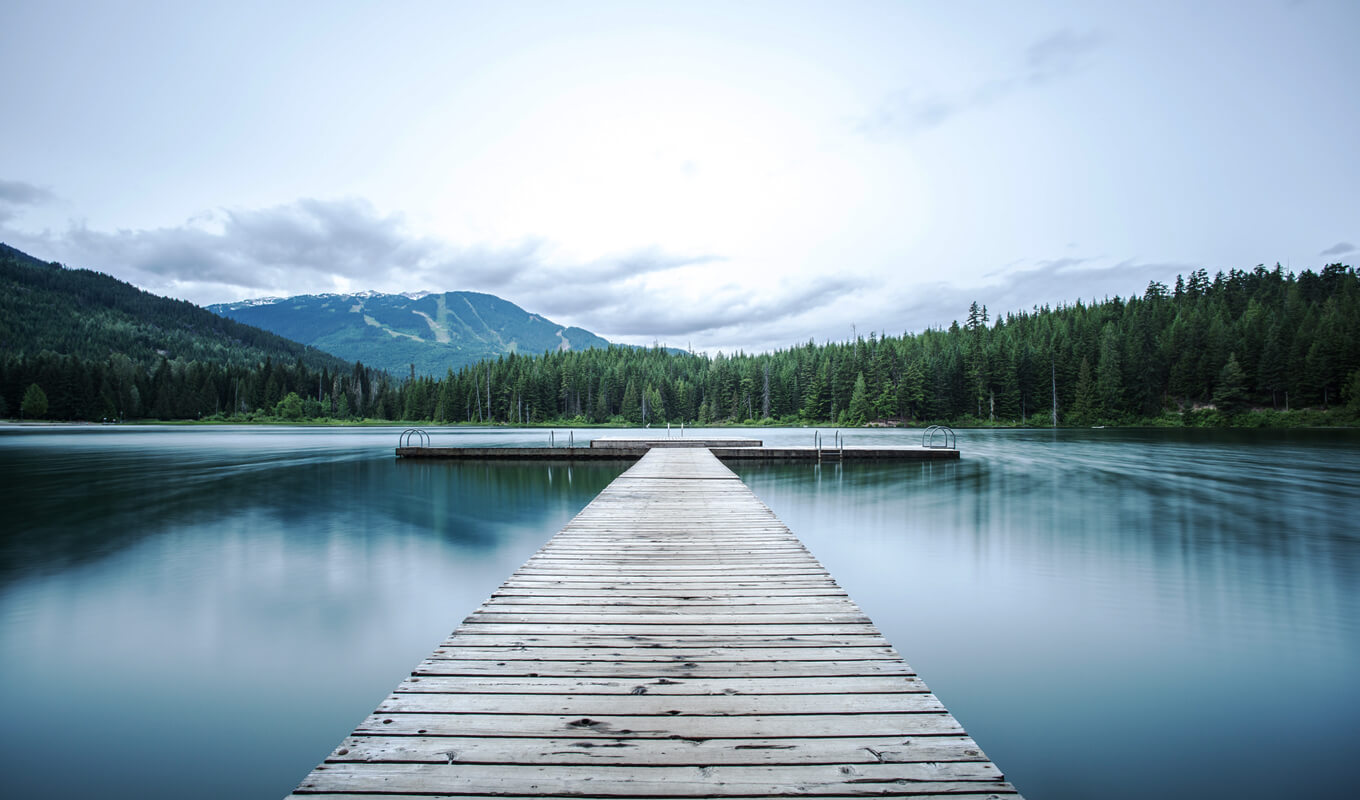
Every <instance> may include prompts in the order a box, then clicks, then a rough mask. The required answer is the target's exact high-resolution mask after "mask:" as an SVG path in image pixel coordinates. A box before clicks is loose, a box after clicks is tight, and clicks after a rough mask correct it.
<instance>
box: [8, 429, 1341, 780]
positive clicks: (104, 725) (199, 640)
mask: <svg viewBox="0 0 1360 800" xmlns="http://www.w3.org/2000/svg"><path fill="white" fill-rule="evenodd" d="M398 432H399V430H397V429H333V428H316V429H306V428H301V429H299V428H276V427H265V428H250V427H241V428H165V427H155V428H144V429H134V428H98V427H86V428H76V427H50V428H37V427H23V428H14V427H9V428H0V480H2V481H3V486H4V500H5V508H6V512H7V513H6V514H5V515H4V527H3V537H2V538H0V700H3V703H4V708H5V709H6V711H7V712H8V719H9V723H8V724H7V725H5V726H4V728H3V730H2V731H0V742H2V743H3V747H0V770H3V772H0V774H3V775H4V776H5V777H4V780H3V784H0V785H3V787H4V790H5V794H6V796H24V797H28V796H33V797H39V796H41V797H77V796H81V797H84V796H89V795H92V794H97V795H99V796H104V797H145V798H169V797H182V796H185V795H186V794H193V795H195V796H205V797H223V798H226V797H233V798H234V797H264V798H274V797H279V796H282V795H284V794H286V793H287V792H289V791H290V790H291V789H292V788H293V786H295V785H296V784H297V782H298V781H299V780H301V778H302V777H303V776H304V775H306V773H307V772H308V771H310V770H311V768H312V767H313V766H315V764H316V763H317V762H318V761H319V760H320V759H321V758H323V757H324V756H325V755H326V754H327V753H328V752H329V751H330V750H331V749H332V748H333V747H334V746H335V744H336V743H337V742H338V741H339V740H340V739H341V738H342V737H343V736H344V735H345V734H346V733H348V732H349V731H350V730H351V729H352V728H353V726H354V725H355V724H356V723H357V722H358V721H359V720H360V719H362V718H363V717H364V716H365V715H366V714H367V713H368V712H369V711H371V710H372V709H373V708H374V707H375V706H376V705H377V704H378V703H379V702H380V701H381V700H382V698H383V697H385V696H386V695H387V693H388V692H389V691H390V690H391V689H392V687H393V686H395V685H396V683H397V682H398V681H399V680H400V679H401V678H402V677H403V676H404V675H406V674H407V673H408V672H409V670H410V669H411V668H412V667H413V666H414V665H415V664H416V663H418V662H419V661H420V660H421V659H422V658H423V657H424V656H425V655H427V654H428V653H429V652H430V650H432V649H433V648H434V646H435V645H436V644H437V643H438V642H439V640H440V639H441V638H442V637H443V636H444V635H446V634H447V633H448V632H449V631H450V630H451V629H452V628H453V627H455V626H456V625H457V624H458V622H459V621H460V620H461V619H462V618H463V617H464V616H465V615H466V614H467V613H468V612H469V611H471V610H472V609H473V608H475V607H476V606H477V604H478V603H480V602H481V601H482V600H483V599H484V598H485V597H486V596H487V595H488V594H489V593H490V592H491V591H492V590H493V589H494V588H495V587H496V586H497V585H499V584H500V583H501V582H502V581H503V580H504V579H505V577H506V576H508V575H509V574H510V573H511V572H512V571H513V570H514V569H515V568H516V567H518V566H519V564H521V563H522V562H523V561H524V559H526V558H527V557H528V556H529V555H530V554H531V553H532V552H533V551H534V550H535V549H537V548H538V547H539V546H540V545H541V544H542V543H543V542H544V541H545V540H546V539H547V538H548V536H550V535H551V534H552V533H554V532H555V531H556V530H557V529H559V528H560V527H561V526H562V525H563V524H564V523H565V522H566V521H567V520H568V519H569V518H570V517H571V516H572V515H573V514H574V513H576V511H578V510H579V509H580V508H581V507H583V506H584V505H585V504H586V503H587V502H589V500H590V499H591V498H592V497H593V496H594V495H595V494H596V493H597V492H598V491H599V490H600V489H601V488H603V487H604V486H605V485H607V484H608V482H609V481H610V480H612V478H613V477H614V476H615V475H616V474H618V472H620V471H621V470H622V469H623V468H624V467H625V466H626V465H625V464H622V463H603V464H601V463H581V464H574V465H572V466H571V467H570V468H568V467H567V466H566V465H564V464H560V463H559V464H551V465H550V464H545V463H522V462H487V463H447V462H445V463H439V462H429V463H419V462H406V461H398V460H396V459H395V458H394V457H393V454H392V447H393V446H394V445H395V444H396V438H397V434H398ZM649 433H650V434H652V435H657V433H658V431H655V430H654V431H651V432H649ZM676 433H677V434H678V431H676ZM701 433H702V432H701V431H686V435H700V434H701ZM716 433H720V434H721V435H724V436H732V435H736V436H752V437H757V438H762V439H764V440H765V441H766V442H768V443H772V444H811V442H812V431H811V430H802V429H797V430H769V429H759V430H751V431H731V430H727V431H721V432H716ZM829 433H830V431H823V435H824V441H825V438H826V436H827V435H828V434H829ZM433 434H434V436H435V441H434V444H436V445H460V444H461V445H477V446H486V445H497V446H511V445H515V444H535V445H538V444H545V443H546V440H547V436H548V433H547V432H546V431H542V430H534V431H507V430H495V431H488V430H477V429H456V430H438V431H434V432H433ZM627 434H628V432H625V431H591V432H585V431H576V432H574V434H572V435H573V436H574V438H575V440H576V442H577V443H578V444H579V443H582V440H583V439H585V438H589V437H591V436H595V435H611V436H618V435H627ZM846 435H847V436H848V438H849V441H850V443H851V444H856V443H862V444H869V443H876V442H877V443H908V444H909V443H915V442H919V440H920V434H919V432H911V431H864V430H855V431H850V432H848V433H847V434H846ZM564 438H565V436H564V434H562V433H561V432H559V433H558V435H557V437H556V439H557V443H558V444H559V445H561V444H563V443H564V441H563V439H564ZM959 444H960V447H961V449H962V450H963V453H964V457H963V459H962V460H960V461H958V462H949V463H933V464H919V463H917V464H911V463H876V464H867V463H866V464H858V463H849V464H846V465H844V466H838V465H836V464H834V463H826V464H823V465H822V466H820V467H819V466H816V465H813V464H805V463H800V464H779V465H759V464H745V465H738V466H737V467H736V469H737V471H738V473H739V474H741V475H742V476H743V478H744V479H745V480H746V481H747V483H748V484H749V485H751V486H752V488H753V489H755V491H756V492H757V494H758V495H760V497H761V498H762V499H763V500H765V502H766V503H767V504H769V505H770V507H771V508H772V509H773V510H774V511H775V512H776V513H777V514H778V515H779V516H780V517H781V518H782V519H783V520H784V521H785V522H786V523H788V524H789V526H790V527H791V528H793V530H794V531H795V533H797V534H798V535H799V536H800V537H801V538H802V539H803V540H804V541H805V542H806V543H807V544H808V546H809V547H810V548H811V549H812V551H813V553H814V554H815V555H817V557H818V558H820V559H821V560H822V561H823V563H825V564H826V565H827V567H828V568H830V570H831V571H832V573H833V574H834V575H835V576H836V578H837V580H838V581H839V582H840V583H841V584H842V585H843V586H844V587H845V588H846V589H847V590H848V591H849V592H850V594H851V596H852V597H853V598H854V599H855V600H856V601H858V602H859V603H860V605H861V606H863V607H864V609H865V610H866V611H867V612H868V613H869V614H870V616H871V617H873V619H874V620H875V622H876V623H877V624H878V625H879V627H880V628H882V629H883V631H884V633H885V634H886V635H887V636H888V637H889V639H891V640H892V641H893V642H894V643H895V644H896V645H897V646H898V648H899V650H901V652H902V653H903V654H904V655H905V656H906V657H907V659H908V660H909V661H911V662H912V664H913V665H914V666H915V667H916V668H917V670H918V671H919V672H920V673H921V674H922V676H923V677H924V678H925V679H926V681H927V682H928V683H929V684H930V685H931V687H932V688H933V689H934V690H935V691H936V693H937V694H939V695H940V696H941V698H942V699H943V700H944V702H945V703H946V705H948V706H949V708H950V709H951V710H952V711H953V712H954V714H955V715H956V716H957V717H958V718H959V719H960V721H961V722H962V723H963V724H964V726H965V727H967V728H968V730H969V732H970V733H972V734H973V735H974V736H975V737H976V738H977V739H978V741H979V742H980V743H981V744H982V746H983V748H985V749H986V751H987V752H988V754H989V755H990V756H991V757H992V758H993V759H995V760H996V761H997V762H998V764H999V765H1000V766H1001V767H1002V769H1003V770H1005V772H1006V773H1007V776H1008V777H1009V778H1010V779H1012V780H1013V781H1014V782H1015V783H1016V784H1017V785H1018V786H1019V787H1020V789H1021V790H1022V791H1023V792H1025V793H1026V795H1027V796H1029V797H1030V798H1031V800H1041V798H1074V799H1075V798H1086V797H1093V796H1099V797H1103V798H1123V797H1128V798H1133V797H1140V798H1142V797H1147V796H1158V797H1171V798H1200V797H1233V798H1255V797H1260V798H1265V797H1272V798H1273V797H1280V796H1346V795H1347V794H1349V791H1350V788H1351V785H1352V781H1351V780H1350V775H1349V770H1350V760H1351V757H1352V756H1353V755H1354V753H1355V752H1357V751H1358V750H1360V734H1358V733H1357V730H1356V723H1357V720H1360V689H1357V686H1356V681H1355V679H1354V677H1353V673H1354V671H1355V669H1356V667H1357V666H1360V589H1357V586H1360V580H1358V579H1360V534H1357V530H1360V525H1358V524H1357V522H1356V520H1357V519H1358V518H1360V492H1357V483H1360V435H1357V432H1354V431H1340V432H1338V431H1303V432H1268V433H1260V432H1204V431H1119V430H1091V431H1058V432H1053V431H963V432H961V435H960V442H959Z"/></svg>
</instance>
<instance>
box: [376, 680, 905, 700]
mask: <svg viewBox="0 0 1360 800" xmlns="http://www.w3.org/2000/svg"><path fill="white" fill-rule="evenodd" d="M927 691H929V690H928V689H926V685H925V683H923V682H922V681H921V679H920V678H917V677H915V676H878V675H875V676H863V675H856V676H854V677H844V676H843V677H838V678H751V677H741V678H686V679H683V680H644V681H636V680H625V679H623V678H546V677H540V678H528V677H524V676H518V675H516V676H501V677H483V676H470V675H426V676H411V677H409V678H407V679H406V680H404V681H402V682H401V683H400V684H399V685H398V686H397V692H398V693H402V692H407V693H426V692H428V693H450V694H453V693H469V694H497V693H504V694H538V693H541V694H561V695H566V694H571V695H596V694H599V695H620V694H629V695H631V694H648V695H664V696H670V695H719V694H723V695H753V694H778V695H784V694H788V695H805V694H833V695H834V694H854V693H857V692H871V693H875V694H884V693H889V692H904V693H923V692H927Z"/></svg>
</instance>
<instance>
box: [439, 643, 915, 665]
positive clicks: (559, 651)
mask: <svg viewBox="0 0 1360 800" xmlns="http://www.w3.org/2000/svg"><path fill="white" fill-rule="evenodd" d="M441 658H456V659H458V660H460V661H478V660H480V661H539V662H544V663H547V662H551V661H605V662H609V663H619V662H623V661H638V662H642V663H647V664H667V663H677V662H684V661H736V662H741V663H745V664H751V663H755V662H758V661H838V662H847V661H881V660H884V659H890V658H897V651H896V650H894V649H893V648H891V647H803V648H782V647H708V648H687V647H674V648H660V647H635V648H624V647H617V648H592V649H591V650H589V651H586V652H582V650H581V649H580V648H576V647H526V648H524V649H523V650H519V649H514V648H475V647H459V648H456V649H455V648H448V649H445V648H440V649H439V650H436V651H434V653H433V654H431V656H430V659H431V660H437V659H441Z"/></svg>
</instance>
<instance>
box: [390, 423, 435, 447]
mask: <svg viewBox="0 0 1360 800" xmlns="http://www.w3.org/2000/svg"><path fill="white" fill-rule="evenodd" d="M429 446H430V434H428V433H426V432H425V431H422V430H421V429H420V428H407V429H406V430H404V431H402V432H401V436H400V437H398V438H397V447H429Z"/></svg>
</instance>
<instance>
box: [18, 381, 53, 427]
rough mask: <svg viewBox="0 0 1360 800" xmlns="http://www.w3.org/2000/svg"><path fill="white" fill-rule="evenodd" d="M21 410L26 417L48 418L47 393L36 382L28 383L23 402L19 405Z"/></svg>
mask: <svg viewBox="0 0 1360 800" xmlns="http://www.w3.org/2000/svg"><path fill="white" fill-rule="evenodd" d="M19 411H20V413H22V414H23V415H24V419H46V418H47V393H46V392H44V391H43V390H42V387H41V386H39V385H38V384H36V383H31V384H29V385H28V390H27V391H25V392H24V399H23V402H22V403H20V405H19Z"/></svg>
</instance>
